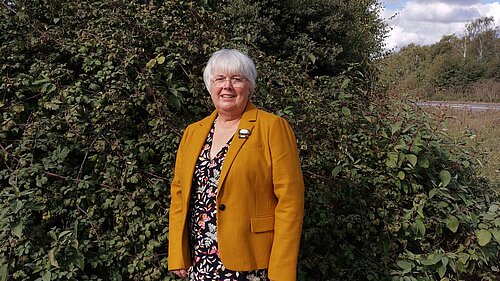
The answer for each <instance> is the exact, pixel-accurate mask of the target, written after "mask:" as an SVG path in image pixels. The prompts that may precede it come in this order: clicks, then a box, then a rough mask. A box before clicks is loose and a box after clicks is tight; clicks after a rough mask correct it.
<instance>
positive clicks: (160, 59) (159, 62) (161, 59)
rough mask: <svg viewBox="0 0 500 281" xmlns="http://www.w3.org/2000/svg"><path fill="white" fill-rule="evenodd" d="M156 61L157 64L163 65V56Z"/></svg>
mask: <svg viewBox="0 0 500 281" xmlns="http://www.w3.org/2000/svg"><path fill="white" fill-rule="evenodd" d="M156 61H157V62H158V64H163V63H164V62H165V57H164V56H159V57H158V58H157V59H156Z"/></svg>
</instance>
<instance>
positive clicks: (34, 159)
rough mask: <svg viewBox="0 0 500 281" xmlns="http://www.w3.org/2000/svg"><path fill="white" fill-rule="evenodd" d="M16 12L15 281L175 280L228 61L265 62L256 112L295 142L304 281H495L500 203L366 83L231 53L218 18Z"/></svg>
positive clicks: (11, 162) (1, 257)
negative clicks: (198, 134) (226, 52)
mask: <svg viewBox="0 0 500 281" xmlns="http://www.w3.org/2000/svg"><path fill="white" fill-rule="evenodd" d="M207 2H209V1H207ZM9 3H15V2H9ZM16 3H17V6H15V5H14V4H3V6H2V8H1V11H2V20H1V22H0V27H1V30H2V32H1V34H0V42H2V44H1V46H0V71H1V74H2V75H1V77H2V79H1V81H0V83H1V84H0V93H1V95H0V111H1V116H0V122H1V126H2V127H1V130H0V156H1V162H0V186H1V190H0V198H1V199H0V200H1V201H0V280H2V281H3V280H172V279H173V277H172V276H171V275H169V273H168V272H167V256H166V255H167V246H168V240H167V238H168V209H169V182H170V179H171V176H172V169H173V167H172V165H173V163H174V157H175V152H176V149H177V144H178V142H179V139H180V136H181V135H182V130H183V128H184V127H185V126H186V125H187V124H188V123H190V122H192V121H194V120H197V119H199V118H201V117H203V116H205V115H206V114H208V113H209V112H210V111H211V110H212V105H211V102H210V98H209V95H208V93H206V90H205V89H204V86H203V81H202V79H201V72H202V68H203V65H204V63H205V62H206V60H207V58H208V57H209V55H210V53H212V52H213V51H214V50H217V49H219V48H221V47H238V48H241V49H243V50H246V51H248V52H249V53H250V55H251V56H252V57H254V58H256V59H255V62H256V65H257V68H258V71H259V74H260V77H259V81H258V91H257V93H256V95H255V98H254V102H255V103H256V104H257V105H258V106H259V107H261V108H264V109H266V110H269V111H271V112H274V113H276V114H278V115H281V116H284V117H285V118H286V119H287V120H289V121H290V123H291V124H292V125H293V126H294V129H295V131H296V134H297V137H298V142H299V148H300V150H301V157H302V165H303V171H304V176H305V182H306V189H307V192H306V217H305V224H304V231H303V240H302V245H301V252H300V261H299V280H480V279H481V278H484V279H485V280H488V278H489V279H490V280H492V279H494V278H495V276H498V274H499V271H498V268H497V267H495V266H497V264H498V262H499V248H500V247H499V243H500V237H499V236H500V235H499V229H500V216H499V215H498V213H499V212H498V208H499V206H500V202H499V201H500V200H499V196H498V188H497V186H494V185H493V184H491V183H489V182H486V181H484V180H482V179H481V178H480V177H479V176H478V175H476V174H475V172H474V167H473V163H474V159H470V158H469V156H468V154H467V153H466V151H464V150H463V149H461V148H460V147H459V146H458V147H457V145H456V144H454V143H449V140H448V139H447V138H446V137H445V136H443V135H442V134H441V131H440V127H439V124H437V123H435V122H431V120H429V119H426V118H425V117H422V114H421V112H419V111H418V109H416V108H413V107H412V106H408V105H404V104H400V105H399V104H398V105H393V104H389V102H388V101H386V100H385V99H384V96H383V94H377V92H376V90H375V89H374V86H373V83H374V82H373V77H372V76H365V75H367V73H373V72H374V70H373V69H370V68H366V67H368V66H365V65H362V64H354V65H353V66H352V67H351V68H349V69H347V70H345V72H344V73H343V74H341V75H339V76H337V77H327V76H319V77H314V76H310V75H309V74H310V73H309V72H308V69H310V67H311V61H310V60H306V61H307V63H305V64H304V61H303V60H300V59H299V60H295V59H285V58H279V59H278V58H276V57H273V56H269V55H267V54H266V53H265V52H263V51H262V50H259V49H258V48H256V47H255V46H254V45H252V43H251V42H245V41H241V40H239V39H238V38H233V39H234V40H231V37H228V36H227V35H226V33H225V32H223V31H221V30H222V28H221V27H223V26H224V24H226V25H230V23H226V22H225V20H227V19H228V18H227V15H225V14H222V13H220V12H218V10H213V9H212V8H211V7H212V6H211V4H210V3H195V2H189V1H165V2H161V4H160V3H155V2H154V1H151V2H149V1H148V2H144V3H141V2H138V1H137V2H124V1H123V2H122V1H92V2H91V3H89V2H85V1H83V2H82V1H80V2H75V3H64V2H58V1H51V2H50V3H49V2H48V1H32V2H30V3H29V4H24V2H20V1H19V2H16ZM226 27H227V26H226ZM268 40H271V38H269V39H268ZM302 51H303V50H302ZM312 65H314V63H313V64H312ZM308 67H309V68H308ZM446 278H448V279H446Z"/></svg>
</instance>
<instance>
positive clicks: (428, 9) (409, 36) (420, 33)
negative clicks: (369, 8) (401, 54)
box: [382, 0, 500, 49]
mask: <svg viewBox="0 0 500 281" xmlns="http://www.w3.org/2000/svg"><path fill="white" fill-rule="evenodd" d="M479 2H480V1H471V0H439V1H436V0H410V1H408V2H407V3H406V5H405V6H403V7H402V8H401V9H399V10H396V11H395V10H390V9H385V10H383V11H382V17H383V18H385V19H386V22H387V23H388V25H389V26H390V27H391V28H392V30H391V31H390V33H389V37H388V38H387V39H386V48H387V49H393V48H396V49H399V48H401V47H403V46H406V45H408V44H410V43H415V44H417V45H427V44H433V43H435V42H438V41H439V40H440V39H441V38H442V37H443V36H444V35H449V34H457V35H460V34H461V33H462V32H463V29H464V27H465V25H466V23H467V22H468V21H471V20H474V19H477V18H479V17H484V16H493V17H495V25H496V26H498V25H500V2H495V3H488V4H480V3H479ZM387 4H388V3H387ZM394 15H395V16H394Z"/></svg>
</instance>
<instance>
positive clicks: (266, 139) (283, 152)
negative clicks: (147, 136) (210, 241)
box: [168, 102, 304, 281]
mask: <svg viewBox="0 0 500 281" xmlns="http://www.w3.org/2000/svg"><path fill="white" fill-rule="evenodd" d="M216 116H217V112H216V111H214V112H213V113H212V114H211V115H210V116H208V117H206V118H205V119H203V120H201V121H199V122H196V123H193V124H191V125H189V126H188V127H187V128H186V131H185V132H184V135H183V137H182V140H181V143H180V146H179V149H178V152H177V159H176V163H175V171H174V178H173V181H172V184H171V205H170V213H169V243H168V255H169V256H168V267H169V269H170V270H175V269H183V268H186V269H187V268H188V267H190V266H191V257H190V250H189V241H188V240H189V238H188V226H187V217H188V210H189V200H190V193H191V183H192V179H193V173H194V168H195V164H196V160H197V158H198V156H199V154H200V151H201V149H202V146H203V145H204V143H205V139H206V137H207V135H208V133H209V131H210V128H211V127H212V124H213V122H214V120H215V118H216ZM240 129H247V130H249V131H250V132H251V133H250V135H249V136H248V137H247V138H240V137H239V135H238V132H239V130H240ZM216 201H217V206H218V209H217V233H218V243H219V253H220V258H221V261H222V263H223V264H224V266H225V267H226V268H228V269H231V270H235V271H249V270H256V269H263V268H267V269H268V277H269V278H270V279H271V280H283V281H285V280H286V281H290V280H296V267H297V255H298V250H299V244H300V236H301V231H302V219H303V214H304V182H303V179H302V172H301V169H300V160H299V157H298V150H297V142H296V139H295V135H294V133H293V131H292V129H291V128H290V125H289V124H288V123H287V122H286V121H285V120H284V119H283V118H280V117H278V116H276V115H273V114H270V113H267V112H265V111H262V110H259V109H257V108H256V107H255V106H254V105H253V104H251V103H250V102H249V103H248V105H247V107H246V109H245V112H244V113H243V116H242V118H241V121H240V124H239V127H238V131H237V132H236V134H235V136H234V137H233V140H232V142H231V145H230V147H229V149H228V151H227V154H226V158H225V160H224V164H223V166H222V171H221V174H220V179H219V185H218V193H217V198H216Z"/></svg>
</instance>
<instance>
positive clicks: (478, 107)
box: [415, 101, 500, 111]
mask: <svg viewBox="0 0 500 281" xmlns="http://www.w3.org/2000/svg"><path fill="white" fill-rule="evenodd" d="M415 104H416V105H418V106H433V107H449V108H455V109H463V110H470V111H486V110H500V103H477V102H448V101H419V102H416V103H415Z"/></svg>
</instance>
